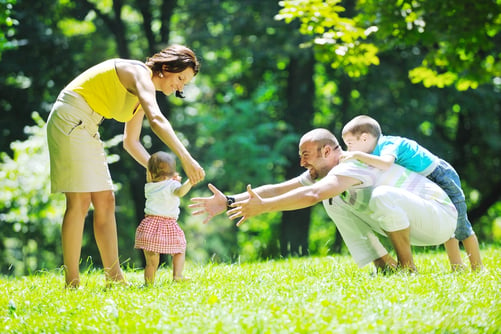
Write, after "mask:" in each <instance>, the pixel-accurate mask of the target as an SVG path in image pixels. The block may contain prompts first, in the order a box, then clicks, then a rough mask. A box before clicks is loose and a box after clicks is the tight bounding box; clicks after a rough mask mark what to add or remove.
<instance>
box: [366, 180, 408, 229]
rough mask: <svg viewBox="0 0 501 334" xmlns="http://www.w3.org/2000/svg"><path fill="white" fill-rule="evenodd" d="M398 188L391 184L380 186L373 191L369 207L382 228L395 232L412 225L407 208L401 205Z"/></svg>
mask: <svg viewBox="0 0 501 334" xmlns="http://www.w3.org/2000/svg"><path fill="white" fill-rule="evenodd" d="M399 198H400V196H399V194H398V189H396V188H394V187H389V186H379V187H376V188H375V189H374V190H373V191H372V196H371V200H370V202H369V208H370V209H371V211H372V215H371V216H372V218H374V219H375V220H377V221H378V222H379V225H380V227H381V229H382V230H384V231H386V232H394V231H399V230H403V229H406V228H408V227H409V226H410V222H409V218H408V215H407V212H406V211H405V209H404V208H403V207H402V206H400V205H399Z"/></svg>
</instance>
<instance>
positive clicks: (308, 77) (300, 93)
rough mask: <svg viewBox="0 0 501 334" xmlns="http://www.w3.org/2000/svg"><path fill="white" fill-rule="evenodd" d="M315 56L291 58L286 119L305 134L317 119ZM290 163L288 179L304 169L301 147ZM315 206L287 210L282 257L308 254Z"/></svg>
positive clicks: (304, 53) (300, 54) (293, 151)
mask: <svg viewBox="0 0 501 334" xmlns="http://www.w3.org/2000/svg"><path fill="white" fill-rule="evenodd" d="M313 66H314V58H313V54H312V51H311V49H305V50H300V52H298V53H297V55H296V56H295V57H293V58H291V60H290V63H289V68H288V72H289V77H288V83H287V96H286V98H287V105H288V107H287V110H286V113H285V116H284V119H285V120H286V121H287V123H288V124H290V125H292V127H293V129H294V131H295V132H296V133H297V134H298V139H299V137H300V136H301V135H303V134H304V133H305V132H307V131H309V130H310V129H311V120H312V118H313V111H314V109H313V98H314V95H315V86H314V83H313V71H314V70H313ZM288 157H289V161H291V164H290V166H289V167H288V168H287V170H286V177H287V179H290V178H293V177H296V176H298V175H299V174H300V173H301V172H303V171H304V169H303V168H301V167H300V166H299V160H298V154H297V146H296V147H294V148H291V149H290V151H289V153H288ZM310 214H311V209H310V208H306V209H301V210H296V211H285V212H284V213H283V215H282V222H281V225H280V252H281V255H282V256H289V255H293V256H304V255H308V236H309V229H310Z"/></svg>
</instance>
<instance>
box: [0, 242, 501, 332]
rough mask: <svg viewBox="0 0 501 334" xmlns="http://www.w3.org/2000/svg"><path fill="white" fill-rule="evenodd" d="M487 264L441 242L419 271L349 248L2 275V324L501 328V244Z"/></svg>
mask: <svg viewBox="0 0 501 334" xmlns="http://www.w3.org/2000/svg"><path fill="white" fill-rule="evenodd" d="M482 256H483V260H484V264H485V266H486V268H487V270H486V271H484V272H481V273H470V272H465V273H460V274H452V273H450V272H449V267H448V263H447V259H446V256H445V254H444V253H442V252H430V253H420V254H417V255H416V256H415V260H416V264H417V266H418V268H419V270H420V274H419V275H415V276H412V275H407V274H401V273H399V274H394V275H389V276H384V275H372V274H371V269H369V267H367V268H363V269H359V268H358V267H356V265H355V264H354V262H353V260H352V259H351V257H349V256H333V257H322V258H299V259H297V258H296V259H284V260H280V261H267V262H262V263H252V264H208V265H204V266H201V265H195V264H192V263H188V264H187V266H186V270H185V273H186V274H187V275H189V276H191V277H192V281H190V282H187V283H172V282H171V280H170V278H171V274H172V272H171V270H170V268H162V269H161V270H160V271H159V273H158V277H157V278H158V279H157V282H156V285H155V286H154V287H146V288H144V287H141V286H142V283H143V279H142V271H140V270H129V271H127V277H128V279H129V281H131V283H132V286H131V287H128V288H124V287H120V286H114V287H111V288H105V286H104V278H103V274H102V272H101V271H89V272H87V273H84V274H82V283H83V284H82V285H83V287H82V288H81V289H79V290H65V289H63V288H62V286H63V276H62V273H61V272H59V271H54V272H41V273H37V274H35V275H32V276H29V277H22V278H16V279H14V278H6V277H1V278H0V291H1V296H0V308H1V311H0V332H2V333H91V332H92V333H95V332H106V333H389V332H391V333H501V292H500V290H501V264H500V262H501V261H500V260H499V259H500V258H501V249H499V248H492V247H489V248H485V249H482Z"/></svg>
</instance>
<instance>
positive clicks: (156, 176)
mask: <svg viewBox="0 0 501 334" xmlns="http://www.w3.org/2000/svg"><path fill="white" fill-rule="evenodd" d="M148 171H149V172H150V175H151V180H152V182H157V181H160V180H162V179H163V178H165V177H172V176H173V175H174V173H176V157H175V156H174V155H173V154H170V153H167V152H156V153H153V154H152V155H151V157H150V159H149V160H148Z"/></svg>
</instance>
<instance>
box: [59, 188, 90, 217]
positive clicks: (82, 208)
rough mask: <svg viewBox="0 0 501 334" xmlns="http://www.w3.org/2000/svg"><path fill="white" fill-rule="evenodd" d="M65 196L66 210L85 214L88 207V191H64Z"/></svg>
mask: <svg viewBox="0 0 501 334" xmlns="http://www.w3.org/2000/svg"><path fill="white" fill-rule="evenodd" d="M65 196H66V212H71V213H78V214H79V215H82V216H84V217H85V216H86V215H87V212H88V211H89V208H90V203H91V195H90V193H65Z"/></svg>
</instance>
